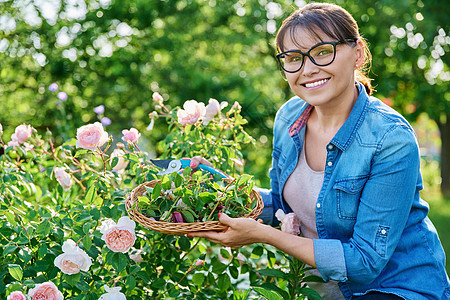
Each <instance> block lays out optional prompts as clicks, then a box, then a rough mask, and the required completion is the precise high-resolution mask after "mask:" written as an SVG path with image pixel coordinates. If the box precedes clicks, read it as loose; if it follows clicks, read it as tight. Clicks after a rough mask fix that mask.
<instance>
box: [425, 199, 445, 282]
mask: <svg viewBox="0 0 450 300" xmlns="http://www.w3.org/2000/svg"><path fill="white" fill-rule="evenodd" d="M422 198H423V199H424V200H426V201H427V202H428V203H429V204H430V213H429V217H430V219H431V221H432V222H433V224H434V226H436V229H437V231H438V233H439V237H440V239H441V242H442V245H443V246H444V250H445V254H446V258H447V262H446V269H447V274H450V226H449V221H450V199H445V198H443V197H442V195H440V194H429V195H427V194H423V195H422Z"/></svg>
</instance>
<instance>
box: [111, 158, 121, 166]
mask: <svg viewBox="0 0 450 300" xmlns="http://www.w3.org/2000/svg"><path fill="white" fill-rule="evenodd" d="M118 162H119V158H118V157H114V158H113V159H112V161H111V168H114V167H115V166H117V163H118Z"/></svg>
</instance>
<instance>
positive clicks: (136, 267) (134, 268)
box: [128, 265, 141, 274]
mask: <svg viewBox="0 0 450 300" xmlns="http://www.w3.org/2000/svg"><path fill="white" fill-rule="evenodd" d="M140 270H141V267H139V266H138V265H133V266H131V267H130V270H129V271H128V274H134V273H137V272H139V271H140Z"/></svg>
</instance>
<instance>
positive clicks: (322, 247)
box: [314, 239, 347, 281]
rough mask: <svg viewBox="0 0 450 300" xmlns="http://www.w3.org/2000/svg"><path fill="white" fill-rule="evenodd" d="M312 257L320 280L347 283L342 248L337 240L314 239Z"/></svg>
mask: <svg viewBox="0 0 450 300" xmlns="http://www.w3.org/2000/svg"><path fill="white" fill-rule="evenodd" d="M314 256H315V260H316V267H317V270H319V272H320V275H321V276H322V279H323V280H325V281H328V280H337V281H347V267H346V264H345V258H344V248H343V247H342V243H341V241H339V240H332V239H323V240H320V239H315V240H314Z"/></svg>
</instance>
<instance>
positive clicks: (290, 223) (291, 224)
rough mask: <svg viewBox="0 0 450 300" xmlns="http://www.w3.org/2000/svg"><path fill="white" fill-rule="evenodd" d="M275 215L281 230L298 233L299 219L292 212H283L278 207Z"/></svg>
mask: <svg viewBox="0 0 450 300" xmlns="http://www.w3.org/2000/svg"><path fill="white" fill-rule="evenodd" d="M275 217H276V218H277V219H278V221H280V222H281V231H283V232H286V233H289V234H293V235H299V234H300V220H299V219H298V217H297V216H296V215H295V214H294V213H288V214H285V213H284V211H282V210H281V209H279V210H277V211H276V212H275Z"/></svg>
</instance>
